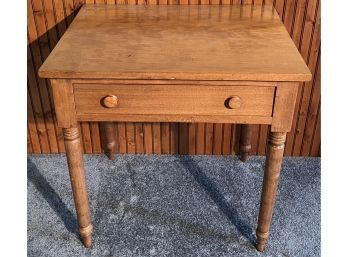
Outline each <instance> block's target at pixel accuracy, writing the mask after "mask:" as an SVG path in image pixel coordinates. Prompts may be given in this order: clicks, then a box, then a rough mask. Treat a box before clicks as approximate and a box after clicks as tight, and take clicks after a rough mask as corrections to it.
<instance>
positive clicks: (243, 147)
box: [239, 124, 251, 162]
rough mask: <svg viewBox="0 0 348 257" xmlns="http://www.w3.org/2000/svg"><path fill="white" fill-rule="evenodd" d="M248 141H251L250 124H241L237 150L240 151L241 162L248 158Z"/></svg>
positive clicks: (249, 144)
mask: <svg viewBox="0 0 348 257" xmlns="http://www.w3.org/2000/svg"><path fill="white" fill-rule="evenodd" d="M250 141H251V125H249V124H242V126H241V135H240V141H239V152H240V159H241V161H242V162H245V161H246V160H247V158H248V155H249V151H250V149H251V143H250Z"/></svg>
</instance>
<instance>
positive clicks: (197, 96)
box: [74, 84, 274, 117]
mask: <svg viewBox="0 0 348 257" xmlns="http://www.w3.org/2000/svg"><path fill="white" fill-rule="evenodd" d="M74 96H75V105H76V113H77V115H78V116H79V115H82V116H83V115H88V114H90V115H97V114H102V115H104V116H105V115H108V114H110V115H115V114H120V115H131V114H134V115H191V116H194V115H200V116H204V115H217V116H218V115H224V116H226V115H236V116H263V117H271V116H272V106H273V98H274V87H270V86H264V87H260V86H212V85H118V84H74Z"/></svg>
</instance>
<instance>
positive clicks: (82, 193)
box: [63, 127, 93, 247]
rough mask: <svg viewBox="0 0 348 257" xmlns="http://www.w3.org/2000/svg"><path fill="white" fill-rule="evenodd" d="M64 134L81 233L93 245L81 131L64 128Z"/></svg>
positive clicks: (86, 241)
mask: <svg viewBox="0 0 348 257" xmlns="http://www.w3.org/2000/svg"><path fill="white" fill-rule="evenodd" d="M63 135H64V144H65V151H66V156H67V160H68V167H69V175H70V182H71V187H72V192H73V196H74V203H75V209H76V214H77V221H78V224H79V230H80V235H81V238H82V241H83V244H84V245H85V246H86V247H91V245H92V231H93V226H92V223H91V217H90V211H89V201H88V193H87V186H86V179H85V170H84V165H83V154H82V144H81V137H80V132H79V129H78V128H77V127H73V128H63Z"/></svg>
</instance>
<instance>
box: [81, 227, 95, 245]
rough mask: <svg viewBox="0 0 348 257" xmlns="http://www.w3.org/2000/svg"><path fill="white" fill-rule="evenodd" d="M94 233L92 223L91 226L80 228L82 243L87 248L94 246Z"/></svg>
mask: <svg viewBox="0 0 348 257" xmlns="http://www.w3.org/2000/svg"><path fill="white" fill-rule="evenodd" d="M92 233H93V226H92V224H90V225H89V226H87V227H85V228H80V236H81V239H82V243H83V244H84V246H85V247H86V248H91V247H92Z"/></svg>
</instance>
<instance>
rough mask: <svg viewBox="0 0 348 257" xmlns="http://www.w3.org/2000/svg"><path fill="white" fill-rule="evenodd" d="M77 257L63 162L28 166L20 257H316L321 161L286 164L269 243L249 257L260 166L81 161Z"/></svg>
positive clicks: (45, 159) (137, 158) (166, 158)
mask: <svg viewBox="0 0 348 257" xmlns="http://www.w3.org/2000/svg"><path fill="white" fill-rule="evenodd" d="M84 158H85V169H86V176H87V183H88V190H89V196H90V203H91V211H92V217H93V223H94V245H93V247H92V249H89V250H88V249H85V248H84V247H83V246H82V244H81V242H80V241H79V238H78V235H77V222H76V215H75V210H74V205H73V200H72V193H71V187H70V181H69V176H68V171H67V164H66V158H65V156H64V155H32V156H28V213H27V214H28V256H33V257H40V256H64V257H65V256H66V257H71V256H96V257H102V256H115V257H116V256H117V257H123V256H125V257H135V256H139V257H147V256H180V257H185V256H236V257H239V256H243V257H245V256H277V257H278V256H279V257H289V256H311V257H313V256H320V158H285V159H284V161H283V169H282V174H281V182H280V185H279V191H278V197H277V202H276V207H275V212H274V217H273V223H272V227H271V231H270V232H271V235H270V240H269V242H268V246H267V248H266V251H265V252H264V253H259V252H257V251H256V250H255V248H254V246H253V244H254V242H255V229H256V226H257V215H258V207H259V200H260V193H261V184H262V176H263V167H264V160H265V159H264V157H251V158H250V159H249V160H248V162H247V163H242V162H240V161H239V160H238V159H237V158H236V157H230V156H227V157H223V156H194V157H193V156H192V157H190V156H174V155H162V156H156V155H152V156H146V155H117V158H116V160H115V161H110V160H108V159H107V158H106V157H105V156H103V155H85V157H84Z"/></svg>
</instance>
